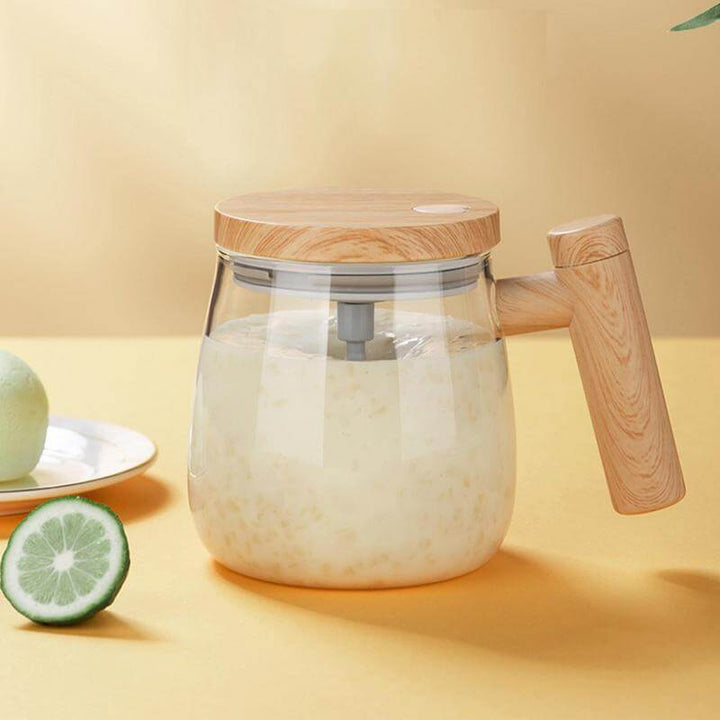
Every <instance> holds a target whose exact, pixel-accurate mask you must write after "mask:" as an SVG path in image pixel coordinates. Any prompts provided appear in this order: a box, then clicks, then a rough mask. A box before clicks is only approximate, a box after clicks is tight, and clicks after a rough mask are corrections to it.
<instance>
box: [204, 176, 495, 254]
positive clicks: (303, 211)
mask: <svg viewBox="0 0 720 720" xmlns="http://www.w3.org/2000/svg"><path fill="white" fill-rule="evenodd" d="M499 241H500V222H499V213H498V209H497V208H496V207H495V206H494V205H493V204H492V203H489V202H487V201H485V200H480V199H479V198H475V197H468V196H466V195H456V194H453V193H434V192H422V191H414V190H377V189H365V188H353V189H339V188H323V189H316V190H283V191H279V192H269V193H252V194H249V195H240V196H238V197H233V198H230V199H229V200H224V201H223V202H221V203H218V205H217V206H216V207H215V242H216V244H217V245H218V246H219V247H221V248H224V249H226V250H229V251H231V252H237V253H240V254H242V255H249V256H252V257H267V258H274V259H279V260H295V261H304V262H346V263H374V262H412V261H421V260H443V259H449V258H458V257H467V256H469V255H479V254H482V253H486V252H488V251H489V250H490V249H491V248H493V247H494V246H495V245H497V244H498V242H499Z"/></svg>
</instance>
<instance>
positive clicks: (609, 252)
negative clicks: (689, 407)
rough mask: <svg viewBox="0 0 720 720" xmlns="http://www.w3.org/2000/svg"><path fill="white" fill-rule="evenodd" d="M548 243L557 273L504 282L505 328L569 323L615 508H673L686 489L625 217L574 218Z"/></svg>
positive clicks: (500, 303)
mask: <svg viewBox="0 0 720 720" xmlns="http://www.w3.org/2000/svg"><path fill="white" fill-rule="evenodd" d="M548 239H549V241H550V252H551V254H552V258H553V262H554V264H555V272H554V273H545V274H543V275H540V276H532V277H530V278H510V279H508V280H501V281H499V282H498V286H497V291H496V292H497V308H498V315H499V320H500V324H501V327H502V329H503V332H504V333H505V334H513V333H515V332H530V331H533V330H541V329H547V328H550V327H561V326H563V325H567V326H568V327H569V331H570V337H571V339H572V342H573V347H574V349H575V355H576V357H577V362H578V367H579V369H580V375H581V378H582V383H583V387H584V389H585V397H586V399H587V403H588V406H589V409H590V417H591V419H592V423H593V427H594V429H595V436H596V438H597V444H598V448H599V450H600V457H601V458H602V462H603V467H604V468H605V476H606V478H607V483H608V488H609V490H610V497H611V499H612V503H613V505H614V507H615V509H616V510H617V511H618V512H620V513H623V514H636V513H644V512H649V511H651V510H659V509H660V508H664V507H667V506H668V505H672V504H673V503H676V502H677V501H678V500H680V499H681V498H682V497H683V496H684V494H685V485H684V483H683V476H682V470H681V469H680V461H679V459H678V455H677V450H676V448H675V441H674V439H673V434H672V428H671V426H670V418H669V417H668V412H667V407H666V405H665V398H664V396H663V391H662V385H661V384H660V376H659V375H658V370H657V365H656V363H655V355H654V352H653V348H652V342H651V340H650V333H649V331H648V326H647V321H646V319H645V312H644V310H643V305H642V299H641V297H640V291H639V288H638V284H637V279H636V277H635V270H634V268H633V264H632V259H631V257H630V251H629V247H628V243H627V238H626V237H625V231H624V229H623V225H622V221H621V220H620V218H619V217H616V216H613V215H604V216H601V217H596V218H588V219H585V220H578V221H576V222H573V223H569V224H567V225H562V226H559V227H557V228H555V229H553V230H551V231H550V233H549V235H548ZM533 307H535V308H537V312H536V313H535V315H533V314H534V312H535V311H534V310H533Z"/></svg>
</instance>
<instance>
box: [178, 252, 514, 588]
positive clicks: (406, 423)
mask: <svg viewBox="0 0 720 720" xmlns="http://www.w3.org/2000/svg"><path fill="white" fill-rule="evenodd" d="M492 283H493V280H492V276H491V273H490V268H489V258H488V256H487V255H485V256H476V257H471V258H463V259H460V260H451V261H441V262H432V263H428V262H423V263H398V264H390V263H382V264H373V265H347V264H343V265H337V264H336V265H333V264H315V263H291V262H284V261H277V260H262V259H256V258H248V257H244V256H242V255H234V254H230V253H226V252H224V251H220V255H219V258H218V264H217V273H216V278H215V285H214V289H213V293H212V299H211V303H210V308H209V312H208V318H207V324H206V328H205V333H204V337H203V344H202V350H201V355H200V362H199V368H198V378H197V391H196V398H195V406H194V414H193V424H192V431H191V441H190V462H189V494H190V505H191V509H192V513H193V516H194V519H195V523H196V525H197V528H198V531H199V533H200V536H201V538H202V540H203V542H204V543H205V545H206V546H207V548H208V549H209V550H210V552H211V553H212V555H213V556H214V557H215V558H216V559H217V560H218V561H220V562H221V563H222V564H223V565H226V566H227V567H229V568H231V569H232V570H235V571H238V572H240V573H243V574H246V575H250V576H253V577H257V578H261V579H265V580H270V581H273V582H279V583H286V584H292V585H306V586H315V587H336V588H378V587H392V586H403V585H416V584H421V583H428V582H434V581H438V580H443V579H446V578H450V577H454V576H457V575H461V574H463V573H467V572H470V571H471V570H473V569H475V568H477V567H478V566H480V565H481V564H483V563H484V562H485V561H486V560H487V559H488V558H489V557H490V556H491V555H492V554H493V553H494V552H495V550H496V549H497V548H498V547H499V545H500V543H501V541H502V539H503V537H504V535H505V532H506V530H507V527H508V524H509V521H510V516H511V512H512V506H513V499H514V486H515V433H514V424H513V410H512V399H511V392H510V384H509V380H508V373H507V365H506V356H505V347H504V343H503V340H502V339H501V338H500V336H499V332H498V328H497V323H496V321H495V319H494V313H493V310H492Z"/></svg>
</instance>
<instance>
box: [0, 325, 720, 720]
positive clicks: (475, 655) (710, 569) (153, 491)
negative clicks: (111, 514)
mask: <svg viewBox="0 0 720 720" xmlns="http://www.w3.org/2000/svg"><path fill="white" fill-rule="evenodd" d="M0 347H3V348H6V349H8V350H10V351H12V352H15V353H17V354H19V355H21V356H22V357H24V358H25V359H26V360H27V361H28V362H29V363H30V364H31V365H32V366H33V367H35V369H36V370H37V372H38V373H39V374H40V376H41V377H42V378H43V380H44V382H45V384H46V387H47V390H48V394H49V396H50V401H51V406H52V411H53V412H54V413H56V414H62V415H74V416H80V417H89V418H95V419H99V420H111V421H114V422H118V423H122V424H126V425H129V426H131V427H134V428H136V429H138V430H141V431H143V432H145V433H147V434H148V435H149V436H150V437H152V438H153V439H154V440H155V441H156V442H157V444H158V446H159V449H160V455H159V459H158V461H157V464H156V465H155V466H154V468H153V469H152V470H151V471H150V472H149V473H148V474H147V475H146V476H144V477H141V478H136V479H133V480H130V481H128V482H126V483H124V484H121V485H119V486H116V487H115V488H111V489H107V490H104V491H100V492H96V493H93V496H94V497H95V498H97V499H99V500H101V501H103V502H107V503H108V504H110V505H111V506H112V507H113V508H114V509H115V510H116V511H117V512H118V513H119V514H120V516H121V517H122V519H123V520H124V521H125V523H126V529H127V534H128V537H129V540H130V547H131V553H132V567H131V571H130V575H129V577H128V580H127V582H126V584H125V587H124V588H123V590H122V592H121V593H120V595H119V596H118V598H117V600H116V601H115V603H114V605H113V606H112V608H111V609H110V610H108V611H105V612H103V613H101V614H99V615H98V616H96V617H95V618H94V619H93V620H91V621H89V622H88V623H86V624H85V625H82V626H78V627H73V628H66V629H48V628H43V627H39V626H35V625H33V624H31V623H29V622H27V621H25V619H24V618H22V617H21V616H20V615H18V614H17V613H16V612H15V611H14V610H13V609H12V608H11V607H10V605H9V604H7V603H6V602H4V601H2V602H0V652H1V653H2V656H3V657H2V660H1V661H0V690H1V695H0V717H2V718H7V719H8V720H22V719H23V718H70V717H72V718H86V717H98V718H145V717H147V718H213V717H219V718H225V717H227V718H253V719H254V718H263V719H265V718H270V719H274V718H341V719H342V720H353V719H355V718H383V719H384V718H392V719H395V718H412V719H413V720H416V719H418V718H440V719H443V720H446V719H449V718H492V719H493V720H494V719H495V718H532V719H534V718H596V717H597V718H633V719H637V718H645V717H648V718H717V717H719V716H720V523H719V522H718V516H720V477H718V472H719V470H718V468H719V466H720V453H719V449H720V340H719V339H682V340H676V339H660V340H658V341H656V350H657V354H658V362H659V365H660V370H661V375H662V377H663V379H664V382H665V389H666V395H667V398H668V404H669V407H670V412H671V415H672V418H673V421H674V426H675V433H676V438H677V442H678V446H679V449H680V455H681V458H682V461H683V467H684V471H685V476H686V481H687V485H688V495H687V497H686V499H685V500H684V501H683V502H682V503H680V504H679V505H677V506H675V507H673V508H669V509H667V510H663V511H662V512H658V513H655V514H652V515H647V516H640V517H622V516H620V515H616V514H615V513H614V512H613V511H612V509H611V506H610V501H609V498H608V495H607V492H606V489H605V484H604V480H603V475H602V470H601V466H600V461H599V459H598V454H597V451H596V448H595V445H594V439H593V435H592V430H591V427H590V421H589V418H588V413H587V411H586V409H585V405H584V400H583V396H582V390H581V386H580V381H579V378H578V374H577V371H576V368H575V364H574V357H573V355H572V349H571V347H570V345H569V343H568V342H567V341H566V340H565V339H564V338H554V337H553V338H542V339H541V338H532V339H529V338H522V339H518V340H513V341H511V342H510V347H509V353H510V364H511V372H512V379H513V386H514V388H513V389H514V395H515V406H516V412H517V431H518V460H519V464H518V487H517V499H516V507H515V516H514V519H513V523H512V526H511V529H510V533H509V535H508V538H507V540H506V542H505V544H504V546H503V548H502V550H501V551H500V552H499V553H498V554H497V555H496V556H495V558H494V559H492V560H491V561H490V562H489V563H488V564H487V565H486V566H485V567H484V568H481V569H480V570H479V571H477V572H475V573H472V574H470V575H467V576H465V577H463V578H460V579H457V580H453V581H449V582H445V583H440V584H437V585H432V586H427V587H422V588H411V589H404V590H386V591H375V592H372V591H370V592H367V591H366V592H352V591H322V590H303V589H296V588H286V587H281V586H275V585H271V584H267V583H263V582H258V581H254V580H250V579H248V578H244V577H242V576H239V575H236V574H233V573H231V572H228V571H225V570H223V569H222V568H221V567H220V566H219V565H217V564H215V563H214V562H212V561H211V560H210V558H209V556H208V555H207V553H206V551H205V550H204V548H203V546H202V545H201V544H200V541H199V539H198V538H197V536H196V534H195V531H194V528H193V524H192V519H191V516H190V513H189V510H188V506H187V499H186V494H185V450H186V438H187V428H188V422H189V417H190V406H191V401H192V391H193V384H194V372H195V362H196V352H197V348H198V341H197V339H189V338H164V339H154V338H151V339H82V338H78V339H65V338H62V339H60V338H56V339H6V340H4V341H0ZM17 521H18V520H17V518H4V519H0V546H1V547H2V548H3V549H4V546H5V544H6V542H7V537H8V536H9V534H10V533H11V532H12V530H13V528H14V527H15V525H16V523H17Z"/></svg>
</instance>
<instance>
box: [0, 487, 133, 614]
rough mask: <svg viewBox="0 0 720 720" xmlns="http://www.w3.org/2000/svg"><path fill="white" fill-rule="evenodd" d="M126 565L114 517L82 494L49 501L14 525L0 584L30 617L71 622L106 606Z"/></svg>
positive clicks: (123, 541)
mask: <svg viewBox="0 0 720 720" xmlns="http://www.w3.org/2000/svg"><path fill="white" fill-rule="evenodd" d="M129 567H130V554H129V550H128V543H127V538H126V536H125V531H124V530H123V526H122V523H121V521H120V519H119V518H118V516H117V515H116V514H115V513H114V512H113V511H112V510H111V509H110V508H108V507H107V506H106V505H102V504H101V503H97V502H95V501H93V500H89V499H88V498H84V497H64V498H57V499H54V500H50V501H48V502H46V503H43V504H42V505H40V506H38V507H37V508H35V509H34V510H33V511H32V512H31V513H30V514H29V515H28V516H27V517H26V518H25V519H24V520H23V521H22V522H21V523H20V524H19V525H18V526H17V527H16V528H15V530H14V532H13V534H12V535H11V536H10V540H9V541H8V546H7V548H6V550H5V553H4V555H3V558H2V562H1V563H0V588H1V589H2V591H3V593H4V594H5V596H6V597H7V599H8V600H9V601H10V603H11V604H12V605H13V607H14V608H15V609H16V610H17V611H18V612H20V613H22V614H23V615H25V617H27V618H29V619H30V620H32V621H34V622H37V623H42V624H48V625H71V624H74V623H77V622H81V621H82V620H86V619H88V618H89V617H92V616H93V615H94V614H95V613H97V612H98V611H99V610H102V609H103V608H106V607H108V606H109V605H110V604H111V603H112V602H113V600H114V599H115V597H116V596H117V593H118V592H119V590H120V588H121V586H122V584H123V582H124V581H125V578H126V577H127V573H128V569H129Z"/></svg>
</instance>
